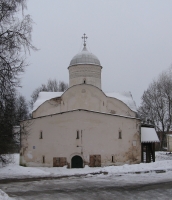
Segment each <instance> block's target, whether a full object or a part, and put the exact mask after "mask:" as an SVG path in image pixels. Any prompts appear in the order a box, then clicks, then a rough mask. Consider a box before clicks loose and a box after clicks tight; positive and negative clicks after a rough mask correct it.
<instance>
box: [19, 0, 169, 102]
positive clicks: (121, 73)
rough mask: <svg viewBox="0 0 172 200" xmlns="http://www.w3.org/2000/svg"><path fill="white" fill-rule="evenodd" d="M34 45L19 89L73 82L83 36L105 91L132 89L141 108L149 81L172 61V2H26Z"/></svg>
mask: <svg viewBox="0 0 172 200" xmlns="http://www.w3.org/2000/svg"><path fill="white" fill-rule="evenodd" d="M27 6H28V8H27V11H25V14H27V13H28V14H30V15H31V16H32V19H33V20H34V22H35V24H34V26H33V33H32V39H33V44H34V45H35V46H36V47H37V48H38V49H39V51H37V52H31V55H30V56H28V62H29V63H30V66H29V67H27V69H26V71H25V73H24V74H23V75H22V86H23V88H22V90H21V93H22V94H23V95H24V96H25V97H26V98H27V100H30V95H31V93H32V92H33V90H34V89H35V88H36V87H38V86H40V85H41V83H46V82H47V80H48V79H49V78H52V79H54V78H56V79H57V80H63V81H65V82H68V81H69V74H68V69H67V68H68V66H69V63H70V60H71V59H72V58H73V56H74V55H75V54H77V53H78V52H79V51H81V49H82V40H81V37H82V35H83V33H86V34H87V36H88V40H87V46H88V49H89V51H91V52H92V53H93V54H95V55H96V56H97V57H98V58H99V60H100V62H101V65H102V66H103V69H102V90H103V91H105V92H113V91H131V93H132V95H133V98H134V100H135V102H136V104H137V106H139V104H140V102H141V96H142V94H143V92H144V90H146V89H147V87H148V85H149V84H150V83H151V81H152V80H153V79H154V78H156V77H157V76H158V75H159V74H160V73H161V72H162V71H163V70H164V69H167V68H168V67H169V66H170V65H171V63H172V1H171V0H163V1H162V0H118V1H117V0H28V4H27Z"/></svg>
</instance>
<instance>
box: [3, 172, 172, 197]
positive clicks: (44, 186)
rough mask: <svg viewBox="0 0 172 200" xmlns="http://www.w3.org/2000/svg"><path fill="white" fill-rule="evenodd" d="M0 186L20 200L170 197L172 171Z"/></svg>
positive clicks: (171, 195) (15, 183)
mask: <svg viewBox="0 0 172 200" xmlns="http://www.w3.org/2000/svg"><path fill="white" fill-rule="evenodd" d="M150 181H151V182H152V183H150ZM0 188H1V189H2V190H3V191H5V192H6V193H7V194H8V195H9V196H11V197H14V198H15V199H18V200H21V199H24V200H37V199H38V200H39V199H41V200H47V199H49V200H51V199H52V200H54V199H57V200H58V199H60V200H80V199H82V200H89V199H90V200H105V199H107V200H111V199H113V200H114V199H115V200H116V199H119V200H120V199H121V200H125V199H126V200H130V199H134V200H137V199H139V200H142V199H146V200H147V199H151V200H154V199H156V200H170V199H172V173H169V174H167V173H164V174H154V175H149V174H146V175H124V176H105V175H100V176H94V177H85V178H66V179H58V180H42V181H31V182H11V183H6V184H2V183H1V184H0Z"/></svg>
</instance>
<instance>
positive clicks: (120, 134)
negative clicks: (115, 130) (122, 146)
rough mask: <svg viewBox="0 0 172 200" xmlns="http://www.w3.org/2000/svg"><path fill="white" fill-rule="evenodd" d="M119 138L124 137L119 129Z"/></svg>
mask: <svg viewBox="0 0 172 200" xmlns="http://www.w3.org/2000/svg"><path fill="white" fill-rule="evenodd" d="M119 139H122V133H121V131H119Z"/></svg>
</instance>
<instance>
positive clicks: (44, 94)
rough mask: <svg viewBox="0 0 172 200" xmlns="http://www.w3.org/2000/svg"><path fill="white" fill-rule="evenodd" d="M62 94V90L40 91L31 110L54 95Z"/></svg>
mask: <svg viewBox="0 0 172 200" xmlns="http://www.w3.org/2000/svg"><path fill="white" fill-rule="evenodd" d="M62 94H63V92H40V93H39V95H38V98H37V100H36V102H35V103H34V105H33V110H32V112H33V111H35V110H36V109H37V108H38V107H39V106H40V105H41V104H43V103H44V102H45V101H47V100H49V99H52V98H55V97H60V96H61V95H62Z"/></svg>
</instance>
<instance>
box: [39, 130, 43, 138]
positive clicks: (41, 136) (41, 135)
mask: <svg viewBox="0 0 172 200" xmlns="http://www.w3.org/2000/svg"><path fill="white" fill-rule="evenodd" d="M39 139H43V134H42V131H40V137H39Z"/></svg>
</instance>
